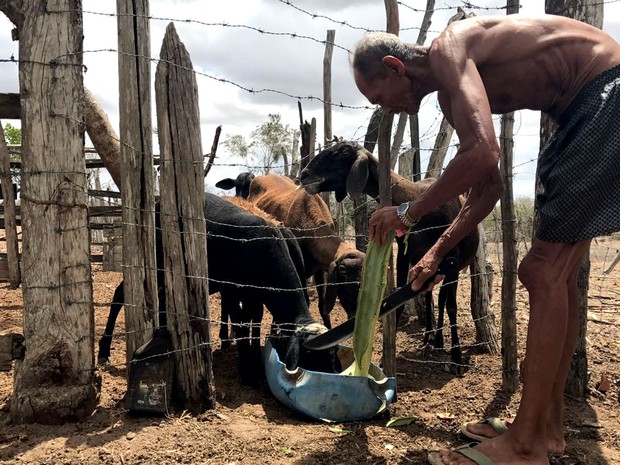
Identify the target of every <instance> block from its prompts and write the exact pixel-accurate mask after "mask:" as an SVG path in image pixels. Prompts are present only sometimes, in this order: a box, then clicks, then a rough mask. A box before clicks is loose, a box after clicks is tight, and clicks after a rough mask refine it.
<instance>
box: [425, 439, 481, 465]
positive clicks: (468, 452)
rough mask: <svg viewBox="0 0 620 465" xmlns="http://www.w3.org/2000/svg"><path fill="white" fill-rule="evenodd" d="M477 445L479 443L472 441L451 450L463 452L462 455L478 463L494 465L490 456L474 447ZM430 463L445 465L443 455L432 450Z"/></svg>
mask: <svg viewBox="0 0 620 465" xmlns="http://www.w3.org/2000/svg"><path fill="white" fill-rule="evenodd" d="M476 445H477V443H475V442H471V443H469V444H464V445H462V446H460V447H457V448H456V449H452V451H451V452H456V453H458V454H461V455H462V456H464V457H467V458H468V459H469V460H471V461H472V462H474V463H475V464H477V465H493V462H492V461H491V459H490V458H488V457H487V456H486V455H484V454H483V453H482V452H480V451H478V450H476V449H474V448H473V447H474V446H476ZM428 463H430V464H431V465H444V464H443V461H442V460H441V455H439V452H430V453H429V454H428Z"/></svg>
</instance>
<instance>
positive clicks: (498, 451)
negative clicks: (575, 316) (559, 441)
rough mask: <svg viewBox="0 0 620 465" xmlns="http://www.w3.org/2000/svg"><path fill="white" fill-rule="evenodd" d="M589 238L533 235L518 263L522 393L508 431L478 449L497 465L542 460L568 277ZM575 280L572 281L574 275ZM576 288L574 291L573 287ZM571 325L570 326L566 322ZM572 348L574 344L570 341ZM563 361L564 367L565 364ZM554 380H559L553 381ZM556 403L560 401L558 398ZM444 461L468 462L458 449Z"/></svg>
mask: <svg viewBox="0 0 620 465" xmlns="http://www.w3.org/2000/svg"><path fill="white" fill-rule="evenodd" d="M588 245H589V241H583V242H580V243H577V244H555V243H548V242H543V241H540V240H534V243H533V245H532V248H531V249H530V251H529V252H528V254H527V255H526V257H525V258H524V259H523V262H522V263H521V266H520V267H519V279H520V280H521V282H522V283H523V284H524V286H525V287H526V288H527V290H528V293H529V298H530V322H529V327H528V336H527V354H526V356H527V363H526V365H525V372H524V383H523V393H522V396H521V403H520V406H519V410H518V412H517V416H516V418H515V421H514V423H513V425H512V426H511V427H510V430H509V431H508V432H507V433H506V434H504V435H502V436H499V437H497V438H494V439H490V440H488V441H484V442H483V443H481V444H480V445H479V446H478V447H477V449H478V450H480V451H481V452H483V453H484V454H486V455H487V456H488V457H490V458H491V459H493V460H494V462H495V463H498V464H503V463H506V464H512V463H515V464H517V463H536V464H539V463H540V464H546V463H548V460H547V437H548V436H547V422H548V420H549V416H548V412H549V411H550V410H549V409H550V407H551V404H552V398H553V399H555V396H557V393H558V392H559V388H556V387H555V386H556V384H559V381H560V380H559V379H558V378H559V377H562V378H563V379H564V380H565V379H566V374H565V373H564V372H567V371H568V366H569V364H570V359H568V363H566V359H567V356H565V355H564V354H565V351H567V350H568V348H569V347H570V344H569V343H568V334H569V313H570V312H569V301H572V298H569V289H568V282H569V280H570V279H569V278H571V277H572V276H573V275H574V270H575V269H576V268H577V267H578V266H579V264H580V263H581V261H582V259H583V256H584V255H585V253H586V251H587V249H588ZM573 282H574V283H575V285H576V281H575V280H574V279H573ZM572 292H576V291H572ZM571 327H572V326H571ZM572 344H573V347H574V343H572ZM565 366H566V367H565ZM556 380H557V381H558V383H556ZM560 403H561V402H560ZM443 459H444V463H471V462H469V461H468V460H467V459H465V458H464V457H463V456H459V455H458V454H450V455H449V456H448V455H447V454H445V453H444V454H443Z"/></svg>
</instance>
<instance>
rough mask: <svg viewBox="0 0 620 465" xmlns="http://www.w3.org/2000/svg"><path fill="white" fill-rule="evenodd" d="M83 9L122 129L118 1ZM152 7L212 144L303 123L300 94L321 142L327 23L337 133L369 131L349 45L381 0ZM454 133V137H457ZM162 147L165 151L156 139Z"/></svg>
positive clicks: (410, 5) (526, 181) (91, 52)
mask: <svg viewBox="0 0 620 465" xmlns="http://www.w3.org/2000/svg"><path fill="white" fill-rule="evenodd" d="M425 4H426V2H425V1H423V0H403V1H402V2H399V12H400V26H401V37H402V38H403V39H404V40H406V41H409V42H415V41H416V39H417V36H418V32H419V29H418V28H419V26H420V24H421V20H422V15H423V13H422V12H421V10H422V9H423V8H424V7H425ZM462 4H463V3H462V2H460V1H458V0H445V1H437V2H436V12H435V13H434V15H433V18H432V19H433V22H432V25H431V28H430V31H429V34H428V37H427V42H426V44H429V43H430V41H431V40H432V39H433V38H434V37H436V36H437V34H438V33H439V32H440V31H441V30H442V29H443V28H444V27H445V25H446V24H447V20H448V18H450V17H451V16H452V15H453V14H454V13H455V12H456V7H457V6H460V5H462ZM475 4H476V6H477V7H478V8H475V9H471V11H474V12H475V13H476V14H477V15H498V14H499V15H501V14H503V13H504V11H503V10H501V9H498V7H501V6H502V5H505V1H499V0H478V1H477V2H475ZM521 5H522V10H521V11H522V13H524V14H528V15H539V14H542V13H543V12H544V2H542V1H539V0H538V1H537V0H522V1H521ZM83 9H84V14H83V18H84V50H85V53H84V64H85V65H86V68H87V71H86V72H85V74H84V81H85V85H86V86H87V87H88V88H89V89H90V91H91V92H93V93H94V95H95V96H96V98H97V99H98V100H99V102H100V103H101V105H102V106H103V108H104V109H105V110H106V112H107V114H108V116H109V118H110V121H111V122H112V125H113V126H114V127H115V128H116V130H117V131H118V76H117V71H118V67H117V60H118V58H117V54H116V53H115V52H114V51H109V50H115V49H116V48H117V44H116V39H117V31H116V17H115V16H114V13H115V11H116V2H115V1H112V0H104V1H102V0H83ZM150 9H151V16H152V21H151V37H152V43H151V56H152V57H153V58H157V57H158V56H159V53H160V48H161V43H162V39H163V36H164V31H165V28H166V26H167V25H168V24H169V23H170V22H173V23H174V24H175V27H176V30H177V32H178V34H179V36H180V38H181V40H182V41H183V43H184V44H185V46H186V48H187V50H188V51H189V53H190V56H191V59H192V63H193V65H194V69H195V71H196V73H197V76H196V78H197V82H198V91H199V96H200V113H201V120H202V139H203V149H204V152H205V153H208V151H209V150H210V147H211V143H212V140H213V135H214V132H215V128H216V127H217V126H219V125H221V126H222V136H221V139H220V141H222V140H224V139H225V137H226V136H227V135H234V134H241V135H244V136H245V137H246V138H248V137H249V134H250V132H251V131H252V130H253V129H254V128H255V127H256V126H258V125H260V124H261V123H263V122H265V121H266V120H267V115H268V114H270V113H279V114H280V115H282V121H283V122H284V123H285V124H288V125H289V126H290V127H295V128H296V127H298V125H299V113H298V107H297V102H298V97H302V99H301V102H302V106H303V116H304V119H305V120H308V121H309V120H310V119H311V118H316V121H317V133H318V134H317V141H318V142H319V143H320V142H321V141H322V139H323V104H322V103H321V102H320V101H319V100H317V99H312V98H308V97H315V98H321V97H322V94H323V84H322V76H323V55H324V51H325V46H324V44H323V43H322V41H324V40H325V38H326V35H327V31H328V30H329V29H333V30H335V49H334V52H333V59H332V99H333V101H334V103H337V104H342V105H343V108H339V107H335V108H334V110H333V116H332V127H333V133H334V134H335V135H338V136H340V137H344V138H345V139H354V140H360V139H362V138H363V136H364V133H365V128H366V126H367V124H368V119H369V117H370V115H371V113H372V108H370V106H369V104H368V102H367V101H366V100H365V99H364V97H363V96H362V95H361V94H359V92H358V91H357V89H356V87H355V85H354V83H353V78H352V75H351V71H350V69H349V65H348V52H347V51H348V50H351V49H352V48H354V46H355V44H356V42H357V41H358V40H359V39H360V38H361V37H362V35H363V34H364V33H365V32H366V31H367V30H384V29H385V7H384V2H383V1H381V0H356V1H350V0H349V1H345V0H226V1H215V0H209V1H204V0H151V2H150ZM468 11H470V10H469V9H468ZM603 29H604V30H606V31H607V32H608V33H610V34H611V35H612V36H613V37H614V38H615V39H616V40H620V0H606V5H605V23H604V27H603ZM261 31H263V32H261ZM11 55H13V56H15V57H16V58H17V57H18V55H19V54H18V47H17V43H15V42H12V41H11V23H10V22H9V21H8V20H7V19H6V18H5V17H4V16H3V15H0V58H9V57H10V56H11ZM155 68H156V60H155V61H154V62H153V68H152V73H153V80H154V75H155ZM221 80H223V81H224V82H222V81H221ZM244 89H252V90H254V91H261V92H254V93H252V92H248V91H247V90H244ZM18 90H19V85H18V78H17V66H16V65H15V64H12V63H0V92H18ZM154 108H155V106H154V105H153V109H154ZM440 119H441V117H440V114H439V111H438V109H437V103H436V100H435V98H434V96H429V97H428V98H427V99H426V101H425V102H424V104H423V106H422V109H421V112H420V125H421V134H422V135H423V139H424V146H423V148H424V149H425V150H424V151H423V153H422V160H423V165H424V164H425V161H426V159H427V157H428V155H429V154H430V151H429V150H428V149H429V148H431V147H432V144H433V142H434V138H435V135H436V132H437V127H438V125H439V121H440ZM498 119H499V118H498ZM538 122H539V114H538V113H537V112H531V111H521V112H518V113H517V114H516V120H515V132H516V139H515V162H514V165H515V167H514V171H515V179H514V183H515V184H514V192H515V195H516V196H529V197H531V196H533V190H534V187H533V186H534V172H535V161H534V160H535V158H536V155H537V152H538ZM11 123H12V124H16V122H14V121H13V122H11ZM153 124H155V117H154V116H153ZM405 140H407V138H406V139H405ZM155 141H156V137H155ZM456 142H457V140H456V138H455V139H454V140H453V141H452V143H453V144H454V143H456ZM154 147H155V149H154V151H155V153H158V148H157V145H156V144H155V145H154ZM218 155H219V159H218V165H217V166H216V167H214V169H213V170H212V171H211V173H210V174H209V176H208V178H207V184H208V185H210V186H212V185H213V184H215V182H217V181H218V180H219V179H221V178H222V177H226V176H235V175H236V174H237V173H238V172H240V171H244V170H245V169H244V168H243V167H240V166H234V165H236V164H237V163H240V161H239V160H235V159H232V158H231V157H230V156H228V155H227V154H226V152H225V149H224V147H222V145H221V144H220V147H219V149H218ZM452 156H454V149H451V150H450V151H449V152H448V158H450V157H452ZM423 169H424V167H423ZM210 189H211V190H213V191H215V189H213V188H210Z"/></svg>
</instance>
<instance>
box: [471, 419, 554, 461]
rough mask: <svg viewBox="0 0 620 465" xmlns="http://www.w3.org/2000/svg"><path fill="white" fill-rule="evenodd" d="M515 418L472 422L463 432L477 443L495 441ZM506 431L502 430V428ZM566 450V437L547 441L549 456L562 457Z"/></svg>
mask: <svg viewBox="0 0 620 465" xmlns="http://www.w3.org/2000/svg"><path fill="white" fill-rule="evenodd" d="M512 421H513V418H507V419H505V420H500V419H498V418H496V419H490V418H489V419H487V420H483V421H472V422H469V423H467V424H465V425H464V426H463V429H462V430H461V432H462V433H463V434H464V435H465V436H467V437H468V438H470V439H474V440H477V441H484V440H487V439H493V438H496V437H498V436H501V435H502V434H504V433H505V432H506V431H507V430H508V428H510V425H512ZM502 425H503V426H504V427H505V429H502V427H501V426H502ZM565 449H566V443H565V442H564V437H563V436H561V435H560V436H559V437H550V438H549V439H548V441H547V452H548V453H549V454H554V455H560V454H563V453H564V450H565Z"/></svg>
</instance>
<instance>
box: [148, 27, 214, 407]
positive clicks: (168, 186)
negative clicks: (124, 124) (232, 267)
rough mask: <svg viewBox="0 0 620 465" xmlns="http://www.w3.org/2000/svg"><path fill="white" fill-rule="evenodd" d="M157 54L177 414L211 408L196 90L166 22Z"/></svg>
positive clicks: (163, 210)
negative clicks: (180, 405) (181, 410)
mask: <svg viewBox="0 0 620 465" xmlns="http://www.w3.org/2000/svg"><path fill="white" fill-rule="evenodd" d="M160 55H161V56H160V58H161V61H160V62H159V64H158V65H157V73H156V77H155V96H156V104H157V127H158V136H159V146H160V150H161V157H162V169H161V181H162V184H161V186H162V188H161V225H162V238H163V244H164V270H165V275H166V279H165V282H166V286H165V287H166V291H165V292H166V314H167V317H168V329H169V331H170V334H171V336H172V343H173V347H174V350H175V352H174V357H175V366H176V378H177V382H178V389H176V392H177V393H178V394H180V397H181V399H180V400H181V401H182V402H183V403H184V408H186V409H188V410H190V411H192V412H195V413H196V412H200V411H202V410H204V409H205V408H213V407H214V406H215V386H214V382H213V371H212V361H211V335H210V327H209V321H210V316H209V287H208V282H207V241H206V226H205V219H204V178H203V168H202V142H201V137H200V114H199V109H198V86H197V84H196V76H195V75H194V72H193V71H192V70H193V65H192V62H191V60H190V57H189V53H187V50H186V49H185V46H184V45H183V43H182V42H181V41H180V39H179V36H178V35H177V32H176V30H175V28H174V25H173V24H172V23H170V24H169V25H168V27H167V28H166V35H165V37H164V42H163V44H162V49H161V53H160Z"/></svg>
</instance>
